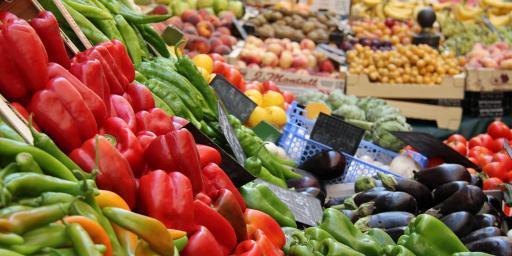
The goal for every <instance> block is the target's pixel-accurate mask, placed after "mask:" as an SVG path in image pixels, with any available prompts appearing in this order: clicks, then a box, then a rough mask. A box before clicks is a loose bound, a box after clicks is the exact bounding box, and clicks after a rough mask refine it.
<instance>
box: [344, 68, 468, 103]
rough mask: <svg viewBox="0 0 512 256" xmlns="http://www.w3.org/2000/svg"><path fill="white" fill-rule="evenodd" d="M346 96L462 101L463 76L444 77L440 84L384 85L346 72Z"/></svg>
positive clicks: (363, 76)
mask: <svg viewBox="0 0 512 256" xmlns="http://www.w3.org/2000/svg"><path fill="white" fill-rule="evenodd" d="M346 77H347V85H346V87H347V94H348V95H355V96H360V97H362V96H373V97H378V98H387V99H464V83H465V79H464V77H465V76H464V74H459V75H456V76H454V77H445V78H444V79H443V82H442V83H441V84H432V85H431V84H386V83H374V82H370V79H369V78H368V76H367V75H365V74H361V75H354V74H350V73H348V72H347V75H346Z"/></svg>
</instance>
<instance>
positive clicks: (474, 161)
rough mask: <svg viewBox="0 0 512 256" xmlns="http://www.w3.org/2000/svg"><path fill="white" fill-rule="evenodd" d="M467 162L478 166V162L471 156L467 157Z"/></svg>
mask: <svg viewBox="0 0 512 256" xmlns="http://www.w3.org/2000/svg"><path fill="white" fill-rule="evenodd" d="M468 159H469V161H471V162H472V163H474V164H476V165H478V166H480V163H479V162H478V160H477V159H476V158H474V157H472V156H470V157H468Z"/></svg>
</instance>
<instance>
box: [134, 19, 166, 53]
mask: <svg viewBox="0 0 512 256" xmlns="http://www.w3.org/2000/svg"><path fill="white" fill-rule="evenodd" d="M136 27H137V28H138V29H139V32H140V33H141V34H142V36H143V37H144V39H145V40H146V42H148V43H149V44H150V45H151V46H153V48H154V49H155V50H156V51H157V52H158V53H159V54H160V55H162V57H165V58H169V57H170V56H171V54H170V53H169V49H167V44H166V43H165V41H164V40H163V39H162V36H160V35H159V34H158V32H156V31H155V30H154V29H153V28H152V27H150V26H149V25H147V24H142V25H141V24H137V25H136Z"/></svg>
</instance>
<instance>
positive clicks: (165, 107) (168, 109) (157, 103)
mask: <svg viewBox="0 0 512 256" xmlns="http://www.w3.org/2000/svg"><path fill="white" fill-rule="evenodd" d="M152 94H153V99H155V106H156V107H157V108H161V109H162V110H163V111H165V113H167V114H169V115H171V116H174V115H176V114H175V113H174V111H173V110H172V109H171V107H169V105H167V103H165V101H164V100H162V99H161V98H160V97H158V96H157V95H156V94H155V93H153V92H152Z"/></svg>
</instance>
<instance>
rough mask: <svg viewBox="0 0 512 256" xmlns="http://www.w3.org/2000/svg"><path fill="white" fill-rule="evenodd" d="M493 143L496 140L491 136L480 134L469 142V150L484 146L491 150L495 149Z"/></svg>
mask: <svg viewBox="0 0 512 256" xmlns="http://www.w3.org/2000/svg"><path fill="white" fill-rule="evenodd" d="M493 142H494V140H493V139H492V137H491V136H489V134H479V135H477V136H476V137H473V138H472V139H471V140H469V148H473V147H476V146H482V147H486V148H488V149H491V148H492V147H493Z"/></svg>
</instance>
